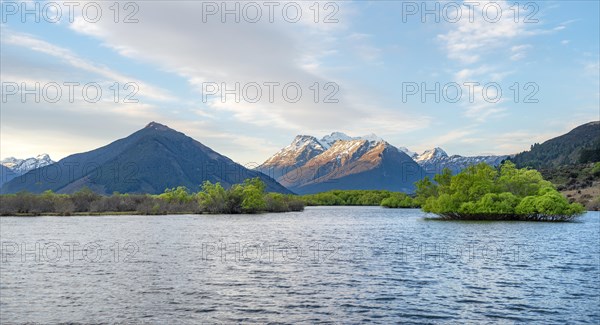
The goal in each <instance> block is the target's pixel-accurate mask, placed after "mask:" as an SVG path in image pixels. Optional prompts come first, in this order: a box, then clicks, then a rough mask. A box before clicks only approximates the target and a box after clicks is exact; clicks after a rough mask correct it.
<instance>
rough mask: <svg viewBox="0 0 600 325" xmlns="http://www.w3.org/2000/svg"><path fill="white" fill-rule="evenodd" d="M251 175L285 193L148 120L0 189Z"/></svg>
mask: <svg viewBox="0 0 600 325" xmlns="http://www.w3.org/2000/svg"><path fill="white" fill-rule="evenodd" d="M254 177H259V178H261V179H262V180H263V181H264V182H265V184H266V185H267V190H269V191H273V192H280V193H291V192H290V191H289V190H287V189H286V188H285V187H283V186H281V184H279V183H277V182H276V181H275V180H273V179H271V178H269V177H267V176H266V175H263V174H261V173H259V172H256V171H251V170H249V169H247V168H245V167H243V166H241V165H239V164H237V163H235V162H234V161H233V160H231V159H230V158H228V157H226V156H223V155H221V154H219V153H217V152H216V151H214V150H212V149H211V148H209V147H207V146H205V145H204V144H202V143H200V142H199V141H196V140H194V139H192V138H190V137H188V136H187V135H185V134H184V133H181V132H179V131H176V130H173V129H171V128H169V127H167V126H166V125H162V124H160V123H156V122H152V123H149V124H148V125H146V127H144V128H143V129H140V130H138V131H136V132H134V133H132V134H131V135H129V136H127V137H125V138H122V139H118V140H115V141H113V142H111V143H109V144H107V145H105V146H102V147H100V148H97V149H94V150H91V151H87V152H83V153H77V154H73V155H70V156H68V157H66V158H63V159H61V160H60V161H59V162H57V163H54V164H52V165H49V166H45V167H42V168H39V169H35V170H32V171H30V172H28V173H26V174H24V175H22V176H21V177H18V178H15V179H13V180H11V181H9V182H7V183H6V184H4V186H3V187H2V193H15V192H18V191H23V190H26V191H29V192H33V193H41V192H43V191H45V190H52V191H54V192H58V193H73V192H75V191H77V190H79V189H81V188H82V187H84V186H87V187H89V188H90V189H92V190H94V191H95V192H98V193H103V194H111V193H112V192H115V191H117V192H120V193H149V194H158V193H162V192H163V191H164V190H165V189H166V188H171V187H176V186H186V187H188V188H190V189H194V190H195V189H196V188H197V187H199V186H200V185H201V184H202V182H204V181H206V180H208V181H211V182H213V183H216V182H220V183H221V184H222V185H223V186H224V187H229V186H231V185H233V184H237V183H241V182H243V181H244V180H245V179H247V178H254Z"/></svg>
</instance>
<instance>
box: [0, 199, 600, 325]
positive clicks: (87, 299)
mask: <svg viewBox="0 0 600 325" xmlns="http://www.w3.org/2000/svg"><path fill="white" fill-rule="evenodd" d="M423 217H424V215H423V214H422V213H421V212H420V211H418V210H388V209H380V208H370V207H369V208H365V207H353V208H350V207H342V208H340V207H336V208H329V207H316V208H308V209H307V210H306V211H305V212H303V213H288V214H266V215H253V216H245V215H243V216H239V215H238V216H114V217H112V216H109V217H42V218H1V219H0V226H1V228H0V235H1V241H2V252H1V253H2V254H1V255H2V256H1V259H2V260H1V262H2V263H1V266H0V271H1V273H0V277H1V284H0V321H1V322H2V323H4V322H40V323H56V322H68V321H69V322H83V323H87V322H108V323H114V322H148V323H166V322H168V323H199V322H208V323H214V322H226V323H230V322H258V323H264V322H277V321H279V322H281V321H283V322H322V321H325V322H327V321H331V322H344V323H361V322H378V323H395V322H411V323H432V322H434V323H438V322H452V323H458V322H471V323H490V322H492V323H496V322H500V323H505V322H510V323H512V322H538V323H578V322H579V323H592V324H595V323H598V322H600V313H599V311H598V309H597V307H598V303H599V299H600V283H599V281H598V275H599V256H600V254H599V246H600V245H599V242H598V240H599V236H600V223H599V221H600V220H599V219H600V216H599V214H598V213H597V212H596V213H588V214H586V215H585V216H583V217H582V218H581V219H580V220H579V222H576V223H523V222H447V221H443V222H442V221H432V220H425V219H424V218H423Z"/></svg>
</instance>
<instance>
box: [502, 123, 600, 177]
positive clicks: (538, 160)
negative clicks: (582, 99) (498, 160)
mask: <svg viewBox="0 0 600 325" xmlns="http://www.w3.org/2000/svg"><path fill="white" fill-rule="evenodd" d="M599 156H600V121H593V122H589V123H586V124H583V125H580V126H578V127H576V128H575V129H573V130H571V131H570V132H568V133H566V134H564V135H561V136H558V137H556V138H553V139H550V140H548V141H546V142H544V143H542V144H538V143H536V144H534V145H532V146H531V149H530V150H529V151H524V152H521V153H519V154H517V155H515V156H514V157H512V158H511V160H512V161H513V162H514V163H515V164H516V165H517V166H519V167H533V168H549V167H558V166H561V165H571V164H576V163H579V162H594V161H600V159H599V158H598V157H599Z"/></svg>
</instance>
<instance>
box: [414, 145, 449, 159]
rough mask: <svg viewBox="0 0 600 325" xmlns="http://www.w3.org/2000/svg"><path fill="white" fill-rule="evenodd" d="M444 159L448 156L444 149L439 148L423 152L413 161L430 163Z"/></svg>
mask: <svg viewBox="0 0 600 325" xmlns="http://www.w3.org/2000/svg"><path fill="white" fill-rule="evenodd" d="M446 157H448V154H447V153H446V151H444V149H442V148H440V147H435V148H433V149H429V150H425V152H423V153H422V154H420V155H418V156H417V157H416V158H415V161H417V162H420V161H430V160H436V159H442V158H446Z"/></svg>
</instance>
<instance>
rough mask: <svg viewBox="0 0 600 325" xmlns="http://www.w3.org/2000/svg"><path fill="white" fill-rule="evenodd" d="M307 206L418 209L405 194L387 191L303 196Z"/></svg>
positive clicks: (341, 192)
mask: <svg viewBox="0 0 600 325" xmlns="http://www.w3.org/2000/svg"><path fill="white" fill-rule="evenodd" d="M301 198H302V200H303V201H304V203H305V204H306V205H309V206H315V205H325V206H383V207H388V208H417V207H418V206H417V205H416V203H415V202H414V201H413V200H412V198H411V197H410V196H408V195H407V194H405V193H400V192H391V191H386V190H333V191H328V192H323V193H318V194H306V195H303V196H301Z"/></svg>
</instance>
